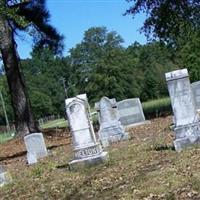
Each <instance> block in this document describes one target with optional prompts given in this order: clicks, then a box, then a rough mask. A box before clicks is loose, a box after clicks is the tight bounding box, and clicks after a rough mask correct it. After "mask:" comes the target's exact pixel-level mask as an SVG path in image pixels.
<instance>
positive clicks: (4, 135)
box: [0, 132, 13, 144]
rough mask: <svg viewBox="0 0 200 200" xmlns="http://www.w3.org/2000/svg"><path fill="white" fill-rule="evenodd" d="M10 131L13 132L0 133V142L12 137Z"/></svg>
mask: <svg viewBox="0 0 200 200" xmlns="http://www.w3.org/2000/svg"><path fill="white" fill-rule="evenodd" d="M12 133H13V132H4V133H0V144H1V143H4V142H6V141H8V140H10V139H12V138H13V136H12Z"/></svg>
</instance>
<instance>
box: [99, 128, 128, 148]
mask: <svg viewBox="0 0 200 200" xmlns="http://www.w3.org/2000/svg"><path fill="white" fill-rule="evenodd" d="M99 135H100V141H101V144H102V146H103V147H107V146H109V145H110V144H111V143H115V142H119V141H122V140H128V139H129V138H130V136H129V134H128V133H127V132H125V131H124V128H123V127H122V126H119V127H115V126H112V127H108V128H104V129H102V130H100V131H99Z"/></svg>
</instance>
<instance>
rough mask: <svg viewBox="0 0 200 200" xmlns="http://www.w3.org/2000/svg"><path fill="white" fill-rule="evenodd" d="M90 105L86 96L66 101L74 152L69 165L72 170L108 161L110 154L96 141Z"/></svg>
mask: <svg viewBox="0 0 200 200" xmlns="http://www.w3.org/2000/svg"><path fill="white" fill-rule="evenodd" d="M88 105H89V104H88V101H87V98H86V95H78V96H76V97H74V98H69V99H66V100H65V107H66V113H67V118H68V123H69V126H70V130H71V135H72V141H73V151H74V160H72V161H71V162H70V163H69V166H70V168H71V169H73V168H76V167H77V166H84V165H88V164H95V163H98V162H102V161H106V160H107V159H108V153H107V152H105V151H103V149H102V147H101V145H100V144H99V143H98V142H97V140H96V136H95V133H94V129H93V125H92V122H91V117H90V113H89V106H88Z"/></svg>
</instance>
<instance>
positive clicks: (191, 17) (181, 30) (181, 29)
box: [126, 0, 200, 44]
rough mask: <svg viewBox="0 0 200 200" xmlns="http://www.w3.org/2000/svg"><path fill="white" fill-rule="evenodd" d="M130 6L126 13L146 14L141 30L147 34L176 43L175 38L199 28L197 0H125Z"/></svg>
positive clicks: (198, 5)
mask: <svg viewBox="0 0 200 200" xmlns="http://www.w3.org/2000/svg"><path fill="white" fill-rule="evenodd" d="M127 1H128V2H131V4H132V5H131V7H130V8H129V9H128V10H127V11H126V14H131V15H133V16H135V15H136V14H137V13H140V12H145V13H146V14H147V15H146V16H147V17H146V20H145V22H144V25H143V28H142V30H143V31H144V32H145V33H146V35H147V36H153V37H154V38H160V39H161V40H164V41H167V42H168V43H172V44H174V43H176V41H177V38H179V37H180V38H182V37H185V36H187V34H189V33H190V32H191V31H192V32H193V31H194V32H195V31H196V30H198V29H199V27H200V26H199V25H200V21H199V19H200V18H199V17H200V2H199V1H197V0H191V1H188V0H181V1H174V0H163V1H160V0H151V1H150V0H127Z"/></svg>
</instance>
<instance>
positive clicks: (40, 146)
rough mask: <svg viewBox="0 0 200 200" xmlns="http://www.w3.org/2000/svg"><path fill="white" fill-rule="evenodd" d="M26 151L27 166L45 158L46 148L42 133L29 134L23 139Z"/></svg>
mask: <svg viewBox="0 0 200 200" xmlns="http://www.w3.org/2000/svg"><path fill="white" fill-rule="evenodd" d="M24 142H25V145H26V149H27V160H28V164H33V163H36V162H37V160H38V159H40V158H44V157H45V156H47V154H48V152H47V148H46V145H45V142H44V137H43V134H42V133H31V134H30V135H27V136H25V137H24Z"/></svg>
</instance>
